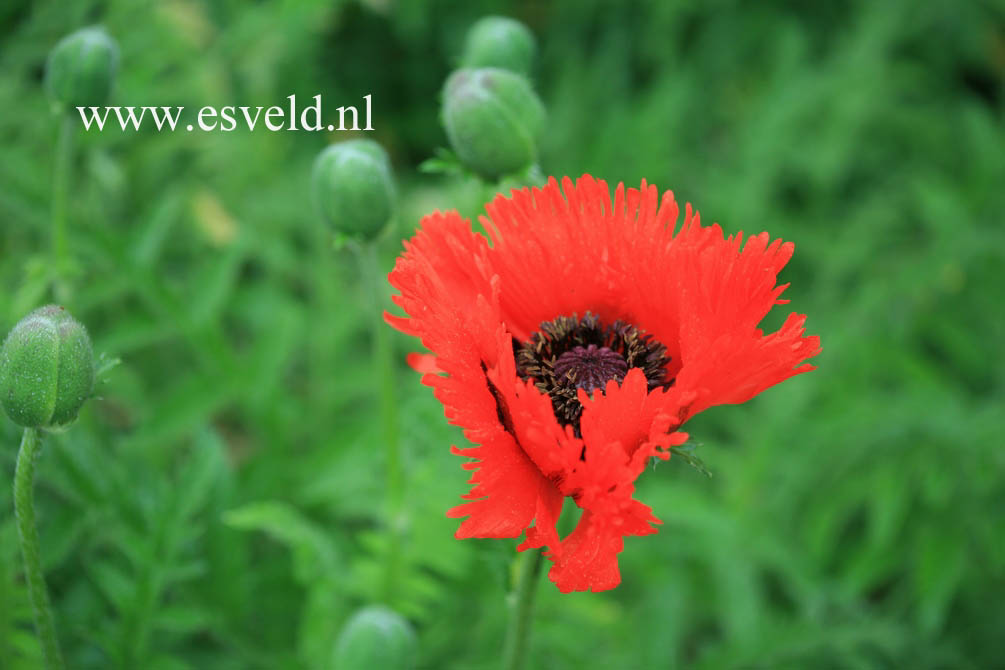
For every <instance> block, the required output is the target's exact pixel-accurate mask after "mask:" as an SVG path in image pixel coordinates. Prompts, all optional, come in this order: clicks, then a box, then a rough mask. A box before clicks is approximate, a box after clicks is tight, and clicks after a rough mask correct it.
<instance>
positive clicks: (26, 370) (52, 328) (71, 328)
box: [0, 305, 94, 428]
mask: <svg viewBox="0 0 1005 670" xmlns="http://www.w3.org/2000/svg"><path fill="white" fill-rule="evenodd" d="M93 389H94V354H93V352H92V350H91V339H90V338H89V337H88V335H87V330H86V329H85V328H84V326H82V325H81V324H80V323H78V322H77V321H76V320H74V318H73V317H72V316H70V313H69V312H67V311H66V310H65V309H63V308H62V307H59V306H57V305H48V306H46V307H40V308H39V309H36V310H35V311H34V312H32V313H31V314H29V315H28V316H26V317H24V318H23V319H21V320H20V321H19V322H18V323H17V325H15V326H14V329H13V330H11V331H10V334H9V335H8V336H7V339H6V340H5V341H4V343H3V349H2V350H0V404H3V408H4V411H5V412H7V416H9V417H10V419H11V421H13V422H14V423H16V424H18V425H19V426H24V427H26V428H58V427H60V426H64V425H66V424H68V423H70V422H71V421H73V420H74V419H76V418H77V412H79V411H80V408H81V407H82V406H83V404H84V402H85V401H86V400H87V399H88V398H89V397H90V396H91V392H92V391H93Z"/></svg>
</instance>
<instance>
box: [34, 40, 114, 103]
mask: <svg viewBox="0 0 1005 670" xmlns="http://www.w3.org/2000/svg"><path fill="white" fill-rule="evenodd" d="M118 68H119V48H118V46H117V45H116V44H115V40H113V39H112V38H111V37H109V36H108V33H106V32H105V31H104V29H103V28H97V27H90V28H82V29H80V30H78V31H76V32H74V33H70V34H69V35H67V36H66V37H64V38H63V39H62V40H60V41H59V43H58V44H57V45H56V46H55V47H54V48H53V50H52V51H51V52H50V53H49V61H48V63H46V66H45V90H46V92H47V93H48V94H49V97H50V98H52V100H53V102H54V103H56V105H58V106H59V107H60V108H62V109H63V110H71V109H73V108H74V107H95V106H99V105H103V104H105V102H106V101H107V100H108V96H109V94H110V93H111V92H112V84H114V83H115V73H116V71H117V70H118Z"/></svg>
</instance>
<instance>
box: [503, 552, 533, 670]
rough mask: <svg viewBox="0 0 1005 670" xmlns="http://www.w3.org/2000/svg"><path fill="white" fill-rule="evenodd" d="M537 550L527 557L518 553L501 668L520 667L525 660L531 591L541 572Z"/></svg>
mask: <svg viewBox="0 0 1005 670" xmlns="http://www.w3.org/2000/svg"><path fill="white" fill-rule="evenodd" d="M541 559H542V554H541V551H540V550H538V551H532V552H531V555H530V556H521V557H518V558H517V560H521V561H522V563H521V564H520V572H519V575H518V576H517V583H516V590H515V592H514V593H513V596H512V597H513V598H514V602H513V603H512V607H513V611H512V612H511V613H510V620H509V628H508V630H507V631H506V645H505V647H503V668H504V669H505V670H522V668H523V666H524V662H525V661H526V660H527V647H528V641H529V639H530V627H531V623H532V622H533V618H534V594H535V592H536V591H537V577H538V575H540V574H541V563H542V560H541Z"/></svg>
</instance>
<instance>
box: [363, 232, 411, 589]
mask: <svg viewBox="0 0 1005 670" xmlns="http://www.w3.org/2000/svg"><path fill="white" fill-rule="evenodd" d="M363 259H364V265H365V268H364V278H365V280H366V281H367V282H369V284H370V290H371V297H372V300H373V305H372V306H371V308H370V313H371V317H372V329H373V332H372V333H371V336H372V337H373V374H374V376H375V377H376V380H377V385H378V392H379V397H380V423H381V430H382V434H381V438H382V440H383V442H384V456H385V460H386V463H385V468H386V471H387V479H386V482H387V505H388V518H389V531H390V535H389V542H388V547H387V556H386V560H385V574H384V584H383V594H382V595H383V600H385V601H388V600H390V599H391V597H392V596H393V594H394V592H395V589H396V588H397V585H398V577H399V572H400V571H401V532H402V529H401V509H402V502H403V498H404V485H403V478H402V468H401V447H400V444H399V441H400V440H399V430H398V403H397V399H396V397H395V395H396V394H395V383H394V382H395V379H394V377H395V375H394V368H395V361H394V351H393V349H392V347H391V332H390V327H389V326H388V325H387V324H386V323H384V316H383V314H384V309H383V306H384V299H385V291H384V288H385V285H386V282H385V280H384V276H383V274H382V273H381V271H380V262H379V258H378V255H377V244H376V242H367V243H365V245H364V248H363Z"/></svg>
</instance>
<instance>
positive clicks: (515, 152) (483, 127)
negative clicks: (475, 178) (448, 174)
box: [443, 68, 544, 179]
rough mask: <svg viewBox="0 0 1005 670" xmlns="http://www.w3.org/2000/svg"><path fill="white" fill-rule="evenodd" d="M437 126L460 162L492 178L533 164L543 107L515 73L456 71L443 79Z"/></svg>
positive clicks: (483, 175)
mask: <svg viewBox="0 0 1005 670" xmlns="http://www.w3.org/2000/svg"><path fill="white" fill-rule="evenodd" d="M443 125H444V128H445V129H446V131H447V139H449V140H450V146H451V147H453V149H454V152H456V153H457V157H458V158H460V160H461V162H462V163H464V164H465V165H466V166H468V167H469V168H470V169H471V170H473V171H474V172H475V173H477V174H478V175H480V176H482V177H485V178H488V179H495V178H497V177H500V176H502V175H506V174H511V173H514V172H517V171H519V170H522V169H524V168H526V167H529V166H530V165H531V164H533V163H534V162H535V161H536V160H537V138H538V135H540V133H541V130H542V127H543V125H544V106H543V105H542V104H541V101H540V100H539V99H538V97H537V95H536V94H535V93H534V91H533V89H532V88H531V87H530V83H529V82H528V81H527V80H526V79H525V78H524V77H522V76H520V75H518V74H514V73H513V72H510V71H508V70H501V69H499V68H480V69H477V70H469V69H464V70H458V71H457V72H454V73H453V74H452V75H450V78H449V79H447V85H446V88H445V90H444V94H443Z"/></svg>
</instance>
